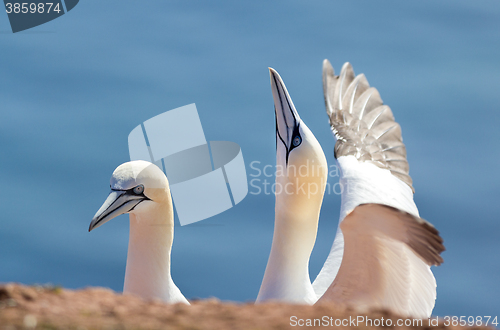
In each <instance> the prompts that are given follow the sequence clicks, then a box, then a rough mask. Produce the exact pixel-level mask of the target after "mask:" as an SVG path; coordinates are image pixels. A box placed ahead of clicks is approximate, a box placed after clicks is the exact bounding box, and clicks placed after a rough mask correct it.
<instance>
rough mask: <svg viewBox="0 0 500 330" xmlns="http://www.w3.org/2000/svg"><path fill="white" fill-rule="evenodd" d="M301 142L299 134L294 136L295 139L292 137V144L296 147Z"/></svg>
mask: <svg viewBox="0 0 500 330" xmlns="http://www.w3.org/2000/svg"><path fill="white" fill-rule="evenodd" d="M301 142H302V139H301V138H300V136H296V137H295V139H293V146H294V147H298V146H299V144H300V143H301Z"/></svg>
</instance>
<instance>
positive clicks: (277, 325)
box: [0, 284, 454, 330]
mask: <svg viewBox="0 0 500 330" xmlns="http://www.w3.org/2000/svg"><path fill="white" fill-rule="evenodd" d="M368 318H369V319H370V320H371V321H369V320H367V319H368ZM315 319H316V321H315ZM357 321H359V322H357ZM405 321H406V324H407V325H409V326H407V328H413V329H431V328H440V329H444V328H449V329H451V328H454V327H448V326H446V325H445V324H444V323H445V322H444V320H439V322H438V320H437V319H433V321H432V322H431V323H432V324H429V320H423V321H422V323H421V324H411V323H412V322H414V321H413V320H411V319H407V320H400V321H399V322H405ZM314 322H316V323H315V325H314ZM370 322H372V324H370ZM397 322H398V317H397V316H395V315H391V314H389V313H388V312H385V311H372V312H370V313H368V315H364V314H356V313H355V312H354V311H352V310H346V309H342V308H338V307H336V306H333V305H320V306H298V305H288V304H277V303H269V304H261V305H253V304H239V303H231V302H221V301H219V300H216V299H208V300H200V301H193V302H192V306H187V305H181V304H177V305H165V304H163V303H162V302H161V301H144V300H142V299H140V298H138V297H135V296H131V295H122V294H117V293H115V292H113V291H111V290H109V289H103V288H88V289H84V290H76V291H74V290H66V289H63V288H60V287H52V286H24V285H18V284H6V285H0V330H15V329H46V330H49V329H75V330H93V329H127V330H128V329H130V330H132V329H133V330H139V329H193V330H194V329H235V330H238V329H295V328H300V325H302V324H304V328H307V329H315V328H321V329H325V328H329V327H330V328H333V327H334V326H335V324H337V325H342V323H343V326H342V327H343V328H358V329H359V328H361V329H370V328H378V327H377V326H376V325H379V327H380V326H383V327H384V328H388V327H389V328H390V327H391V324H392V327H396V325H397ZM308 325H310V326H308ZM402 327H405V326H402ZM398 328H399V327H398Z"/></svg>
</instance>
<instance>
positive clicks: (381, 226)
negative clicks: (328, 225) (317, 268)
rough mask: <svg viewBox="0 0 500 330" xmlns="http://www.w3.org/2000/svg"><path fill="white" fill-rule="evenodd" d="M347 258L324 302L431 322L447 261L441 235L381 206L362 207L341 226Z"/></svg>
mask: <svg viewBox="0 0 500 330" xmlns="http://www.w3.org/2000/svg"><path fill="white" fill-rule="evenodd" d="M340 228H341V230H342V233H343V235H344V255H343V259H342V262H341V265H340V269H339V271H338V274H337V277H336V278H335V280H334V281H333V283H332V284H331V285H330V287H329V288H328V289H327V291H326V292H325V293H324V295H323V296H322V297H321V298H320V300H319V302H321V301H334V302H336V303H342V304H346V305H351V306H355V307H356V308H358V309H359V308H362V309H363V308H366V309H372V308H384V309H389V310H391V311H393V312H395V313H398V314H400V315H404V316H417V317H428V316H430V313H431V312H432V309H433V307H434V302H435V298H436V282H435V279H434V276H433V275H432V272H431V271H430V266H431V265H439V264H441V263H442V262H443V259H442V257H441V256H440V254H441V252H443V251H444V246H443V244H442V243H443V240H442V238H441V237H440V236H439V232H438V231H437V230H436V229H435V228H434V227H433V226H432V225H431V224H430V223H428V222H427V221H425V220H423V219H421V218H419V217H416V216H413V215H411V214H409V213H407V212H404V211H401V210H399V209H397V208H394V207H390V206H387V205H382V204H362V205H359V206H358V207H356V208H355V209H354V210H353V211H352V212H351V213H350V214H349V215H347V217H346V218H345V219H344V221H342V223H341V224H340Z"/></svg>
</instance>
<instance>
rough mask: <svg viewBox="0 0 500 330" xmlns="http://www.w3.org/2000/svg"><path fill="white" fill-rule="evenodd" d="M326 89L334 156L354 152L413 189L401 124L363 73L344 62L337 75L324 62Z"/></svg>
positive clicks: (362, 159) (357, 156)
mask: <svg viewBox="0 0 500 330" xmlns="http://www.w3.org/2000/svg"><path fill="white" fill-rule="evenodd" d="M323 89H324V95H325V104H326V111H327V113H328V116H329V117H330V125H331V128H332V130H333V132H334V133H335V136H336V138H337V143H336V144H335V158H338V157H341V156H348V155H353V156H355V157H356V158H357V159H358V160H359V161H369V162H372V163H374V164H375V165H377V166H379V167H381V168H385V169H389V170H390V171H391V173H392V174H393V175H394V176H396V177H397V178H399V179H401V180H402V181H403V182H405V183H406V184H408V185H409V186H410V188H411V189H412V190H413V186H412V179H411V177H410V175H409V166H408V161H407V160H406V148H405V145H404V144H403V137H402V135H401V127H400V126H399V124H398V123H396V122H395V121H394V116H393V115H392V111H391V108H389V107H388V106H387V105H384V104H383V102H382V99H381V98H380V94H379V93H378V91H377V89H375V88H374V87H370V85H369V84H368V80H366V78H365V76H364V75H363V74H360V75H358V76H354V71H353V69H352V66H351V64H350V63H345V64H344V66H343V67H342V70H341V71H340V75H339V76H335V74H334V70H333V67H332V65H331V64H330V62H329V61H328V60H325V61H324V62H323Z"/></svg>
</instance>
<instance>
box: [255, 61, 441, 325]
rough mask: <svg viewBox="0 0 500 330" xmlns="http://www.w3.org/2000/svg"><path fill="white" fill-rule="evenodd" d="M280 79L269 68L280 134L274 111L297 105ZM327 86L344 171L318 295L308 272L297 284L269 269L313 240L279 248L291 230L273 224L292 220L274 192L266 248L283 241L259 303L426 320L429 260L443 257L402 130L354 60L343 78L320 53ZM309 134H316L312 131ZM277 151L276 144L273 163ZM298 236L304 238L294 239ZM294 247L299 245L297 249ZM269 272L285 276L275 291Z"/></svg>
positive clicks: (432, 291)
mask: <svg viewBox="0 0 500 330" xmlns="http://www.w3.org/2000/svg"><path fill="white" fill-rule="evenodd" d="M273 75H274V76H275V77H276V78H274V77H273ZM278 77H279V76H278V75H277V73H275V72H273V71H272V74H271V85H272V86H273V96H274V102H275V108H276V114H277V135H278V137H279V136H280V134H279V132H280V128H279V127H280V117H278V114H279V113H280V111H283V110H282V109H283V108H284V109H286V108H287V106H288V107H289V108H291V109H293V110H290V111H291V112H292V113H293V114H295V113H296V110H295V108H294V107H293V103H292V102H291V100H290V96H289V95H288V92H287V91H286V88H285V87H284V84H283V82H282V80H281V79H278ZM323 83H324V94H325V103H326V108H327V113H328V115H329V118H330V124H331V126H332V130H333V132H334V133H335V136H336V138H337V143H336V145H335V157H336V158H337V163H338V166H339V168H340V170H341V176H340V184H341V186H342V196H341V198H342V204H341V212H340V213H341V214H340V221H339V229H338V231H337V235H336V237H335V240H334V243H333V246H332V249H331V252H330V254H329V256H328V259H327V260H326V262H325V264H324V266H323V268H322V270H321V272H320V274H319V275H318V276H317V278H316V280H315V281H314V283H313V285H312V287H313V289H314V292H315V298H314V296H313V295H311V293H310V292H311V290H310V283H308V282H307V280H308V279H309V276H308V275H307V277H305V276H303V278H307V280H304V281H302V282H301V283H298V284H297V283H293V282H291V281H289V280H287V278H289V277H291V276H292V275H290V274H284V272H285V271H283V270H280V268H279V267H277V266H275V264H277V265H280V264H281V263H283V260H290V259H295V258H299V259H300V260H304V259H307V261H308V260H309V256H310V253H311V250H312V245H310V244H309V245H308V246H307V248H306V247H302V248H300V247H299V248H296V249H295V250H292V249H288V248H285V247H283V241H285V240H286V238H285V239H284V238H280V237H282V236H285V237H286V236H287V235H288V233H287V232H283V231H282V229H281V228H282V227H284V225H280V226H278V225H277V223H278V222H280V223H288V226H289V227H292V228H294V227H295V225H294V223H295V222H294V221H295V219H294V215H293V213H294V212H293V211H292V213H285V214H284V215H283V213H282V212H281V215H280V213H279V212H278V205H286V201H284V200H282V196H281V195H276V220H275V223H276V225H275V231H274V237H273V248H272V250H273V249H274V247H275V245H277V246H282V248H281V249H276V250H277V251H279V252H277V253H275V254H274V256H273V251H271V256H270V258H269V262H268V266H267V268H266V273H265V275H264V281H263V283H262V286H261V290H260V292H259V297H258V301H261V300H266V299H276V300H282V301H289V302H304V303H310V304H312V303H315V302H316V300H318V299H319V301H320V302H323V301H332V302H336V303H338V304H341V305H347V306H352V307H354V308H356V309H357V310H358V311H360V310H367V309H372V308H384V309H389V310H391V311H392V312H395V313H398V314H400V315H403V316H416V317H429V316H430V315H431V313H432V309H433V307H434V304H435V299H436V281H435V279H434V276H433V274H432V272H431V270H430V266H431V265H439V264H441V263H442V261H443V260H442V258H441V256H440V253H441V252H442V251H444V247H443V245H442V239H441V237H440V236H439V233H438V231H437V230H436V229H435V228H434V227H433V226H432V225H431V224H430V223H428V222H427V221H425V220H423V219H421V218H420V217H419V214H418V210H417V207H416V205H415V203H414V201H413V188H412V185H411V184H412V181H411V178H410V176H409V175H408V163H407V160H406V150H405V147H404V144H403V142H402V137H401V129H400V127H399V125H398V124H397V123H396V122H395V121H394V117H393V115H392V112H391V110H390V108H389V107H388V106H386V105H383V103H382V100H381V99H380V95H379V94H378V92H377V90H376V89H375V88H370V87H369V85H368V82H367V81H366V78H365V77H364V75H359V76H357V77H354V73H353V70H352V67H351V66H350V64H348V63H346V64H345V65H344V67H343V68H342V71H341V73H340V76H335V75H334V73H333V68H332V67H331V65H330V63H329V62H328V61H327V60H325V62H324V66H323ZM283 100H285V101H286V102H284V101H283ZM294 116H295V115H294ZM296 116H297V118H298V115H296ZM282 122H283V120H281V125H282V126H283V123H282ZM286 123H287V122H285V125H286ZM307 132H308V134H310V135H311V136H312V138H314V136H313V135H312V133H311V132H310V131H309V130H307ZM314 140H315V139H314ZM315 141H316V140H315ZM316 143H317V142H316ZM279 144H280V143H279V141H278V145H279ZM285 145H286V144H285ZM314 149H315V153H322V150H321V147H320V146H319V144H318V145H317V147H315V148H314ZM282 157H283V156H281V157H280V156H279V149H278V151H277V163H278V164H279V162H280V158H282ZM301 162H305V160H304V159H302V160H301ZM277 182H278V179H277ZM321 197H323V194H322V193H321ZM301 203H307V201H303V200H296V201H295V204H294V205H293V207H292V209H296V208H297V207H298V208H300V209H301V206H300V205H301ZM315 205H316V207H317V209H305V210H304V211H303V212H302V214H301V216H302V217H303V224H305V225H304V227H307V228H308V229H309V230H310V231H316V229H317V222H318V214H319V208H320V207H321V201H320V202H319V203H317V204H315ZM286 206H287V207H290V206H291V205H286ZM281 208H283V206H281V207H280V209H281ZM289 219H291V220H290V221H289ZM306 224H308V225H306ZM288 230H289V231H291V230H292V229H288ZM280 231H281V232H280ZM301 231H303V232H304V240H306V241H307V242H310V240H311V238H310V237H313V236H314V237H315V235H316V233H315V232H314V234H309V232H308V231H307V230H305V229H304V228H301ZM306 233H307V235H306ZM277 238H278V239H277ZM295 239H296V240H297V241H300V238H295ZM313 244H314V243H313ZM297 249H300V252H298V253H297V251H296V250H297ZM294 254H297V256H295V255H294ZM275 269H278V271H276V270H275ZM288 271H292V270H290V269H289V270H288ZM293 271H296V272H297V273H298V274H302V273H304V272H308V268H307V262H306V263H304V262H302V264H301V265H300V269H299V267H298V266H297V268H296V269H295V270H293ZM268 273H270V274H268ZM266 276H267V277H268V278H275V277H276V278H277V277H282V278H283V279H284V281H281V282H280V281H279V280H278V279H276V280H275V281H274V282H273V284H274V285H277V287H278V288H279V290H276V289H275V288H273V287H272V286H271V285H269V284H268V281H266ZM293 291H297V292H303V291H306V292H307V295H305V296H303V297H302V301H300V299H290V298H289V297H290V296H291V294H290V292H293ZM284 293H286V294H284ZM259 298H261V299H259ZM262 298H263V299H262Z"/></svg>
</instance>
